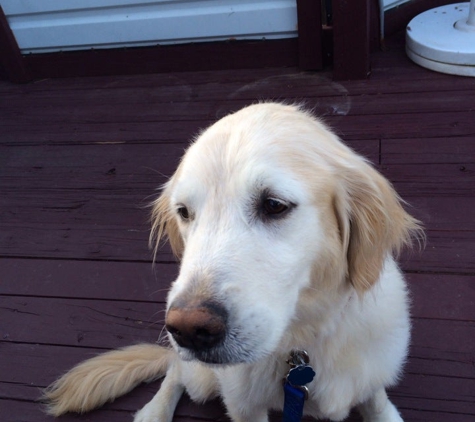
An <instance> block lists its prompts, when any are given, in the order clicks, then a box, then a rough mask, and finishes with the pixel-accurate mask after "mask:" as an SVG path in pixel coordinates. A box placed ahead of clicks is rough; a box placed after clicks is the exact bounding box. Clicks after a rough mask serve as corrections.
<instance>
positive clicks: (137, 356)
mask: <svg viewBox="0 0 475 422" xmlns="http://www.w3.org/2000/svg"><path fill="white" fill-rule="evenodd" d="M175 356H176V355H175V352H173V350H172V349H168V348H165V347H161V346H158V345H154V344H139V345H136V346H129V347H125V348H123V349H119V350H114V351H112V352H108V353H104V354H102V355H99V356H96V357H94V358H92V359H89V360H87V361H85V362H83V363H81V364H79V365H78V366H76V367H74V368H73V369H71V370H70V371H69V372H67V373H66V374H64V375H63V376H62V377H61V378H59V379H58V380H57V381H56V382H54V383H53V384H51V385H50V386H49V387H48V388H46V390H45V391H44V395H43V399H44V401H46V402H47V409H46V411H47V413H49V414H50V415H53V416H59V415H62V414H63V413H67V412H77V413H84V412H88V411H89V410H92V409H94V408H96V407H99V406H101V405H103V404H104V403H106V402H108V401H112V400H114V399H115V398H117V397H119V396H121V395H123V394H125V393H127V392H129V391H130V390H132V389H133V388H134V387H136V386H137V385H138V384H140V383H141V382H151V381H154V380H156V379H158V378H161V377H163V376H164V375H165V374H166V372H167V369H168V368H169V366H170V365H171V363H172V361H173V360H174V358H175Z"/></svg>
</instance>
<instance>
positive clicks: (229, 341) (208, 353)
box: [172, 334, 259, 365]
mask: <svg viewBox="0 0 475 422" xmlns="http://www.w3.org/2000/svg"><path fill="white" fill-rule="evenodd" d="M172 344H173V346H174V348H175V350H176V351H177V352H178V355H179V356H180V358H181V359H182V360H185V361H193V360H198V361H200V362H202V363H205V364H208V365H237V364H240V363H251V362H254V361H256V360H257V359H258V358H259V356H258V353H257V352H256V351H255V350H253V349H252V348H248V347H246V345H247V342H246V341H245V340H243V339H242V338H239V340H238V339H237V338H236V337H235V336H232V335H230V334H228V335H227V336H226V337H225V338H224V339H223V340H222V341H221V342H220V344H218V345H216V346H214V347H211V348H188V347H182V346H180V345H179V344H177V342H176V341H175V340H172Z"/></svg>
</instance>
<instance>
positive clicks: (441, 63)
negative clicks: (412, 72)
mask: <svg viewBox="0 0 475 422" xmlns="http://www.w3.org/2000/svg"><path fill="white" fill-rule="evenodd" d="M471 7H475V0H472V2H471V3H458V4H451V5H447V6H442V7H437V8H435V9H432V10H428V11H427V12H424V13H421V14H420V15H418V16H416V17H415V18H414V19H413V20H412V21H411V22H409V25H408V26H407V28H406V53H407V55H408V56H409V58H410V59H411V60H413V61H414V62H415V63H417V64H418V65H420V66H423V67H426V68H428V69H431V70H435V71H437V72H442V73H450V74H454V75H464V76H473V77H475V25H472V22H471V21H469V11H471V10H470V8H471ZM471 12H472V14H471V16H473V11H471Z"/></svg>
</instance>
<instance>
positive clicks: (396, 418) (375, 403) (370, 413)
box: [358, 388, 403, 422]
mask: <svg viewBox="0 0 475 422" xmlns="http://www.w3.org/2000/svg"><path fill="white" fill-rule="evenodd" d="M358 410H359V411H360V413H361V416H363V420H364V422H403V420H402V418H401V415H400V414H399V412H398V411H397V409H396V407H395V406H394V405H393V404H392V403H391V402H390V401H389V399H388V395H387V394H386V390H385V389H384V388H382V389H381V390H378V391H377V392H376V393H375V394H374V395H373V396H372V397H370V398H369V399H368V400H367V401H365V402H364V403H362V404H361V405H359V406H358Z"/></svg>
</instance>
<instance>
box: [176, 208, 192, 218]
mask: <svg viewBox="0 0 475 422" xmlns="http://www.w3.org/2000/svg"><path fill="white" fill-rule="evenodd" d="M177 213H178V215H179V216H180V217H181V219H182V220H189V219H190V212H189V211H188V208H186V207H185V206H184V205H180V206H179V207H178V208H177Z"/></svg>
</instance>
